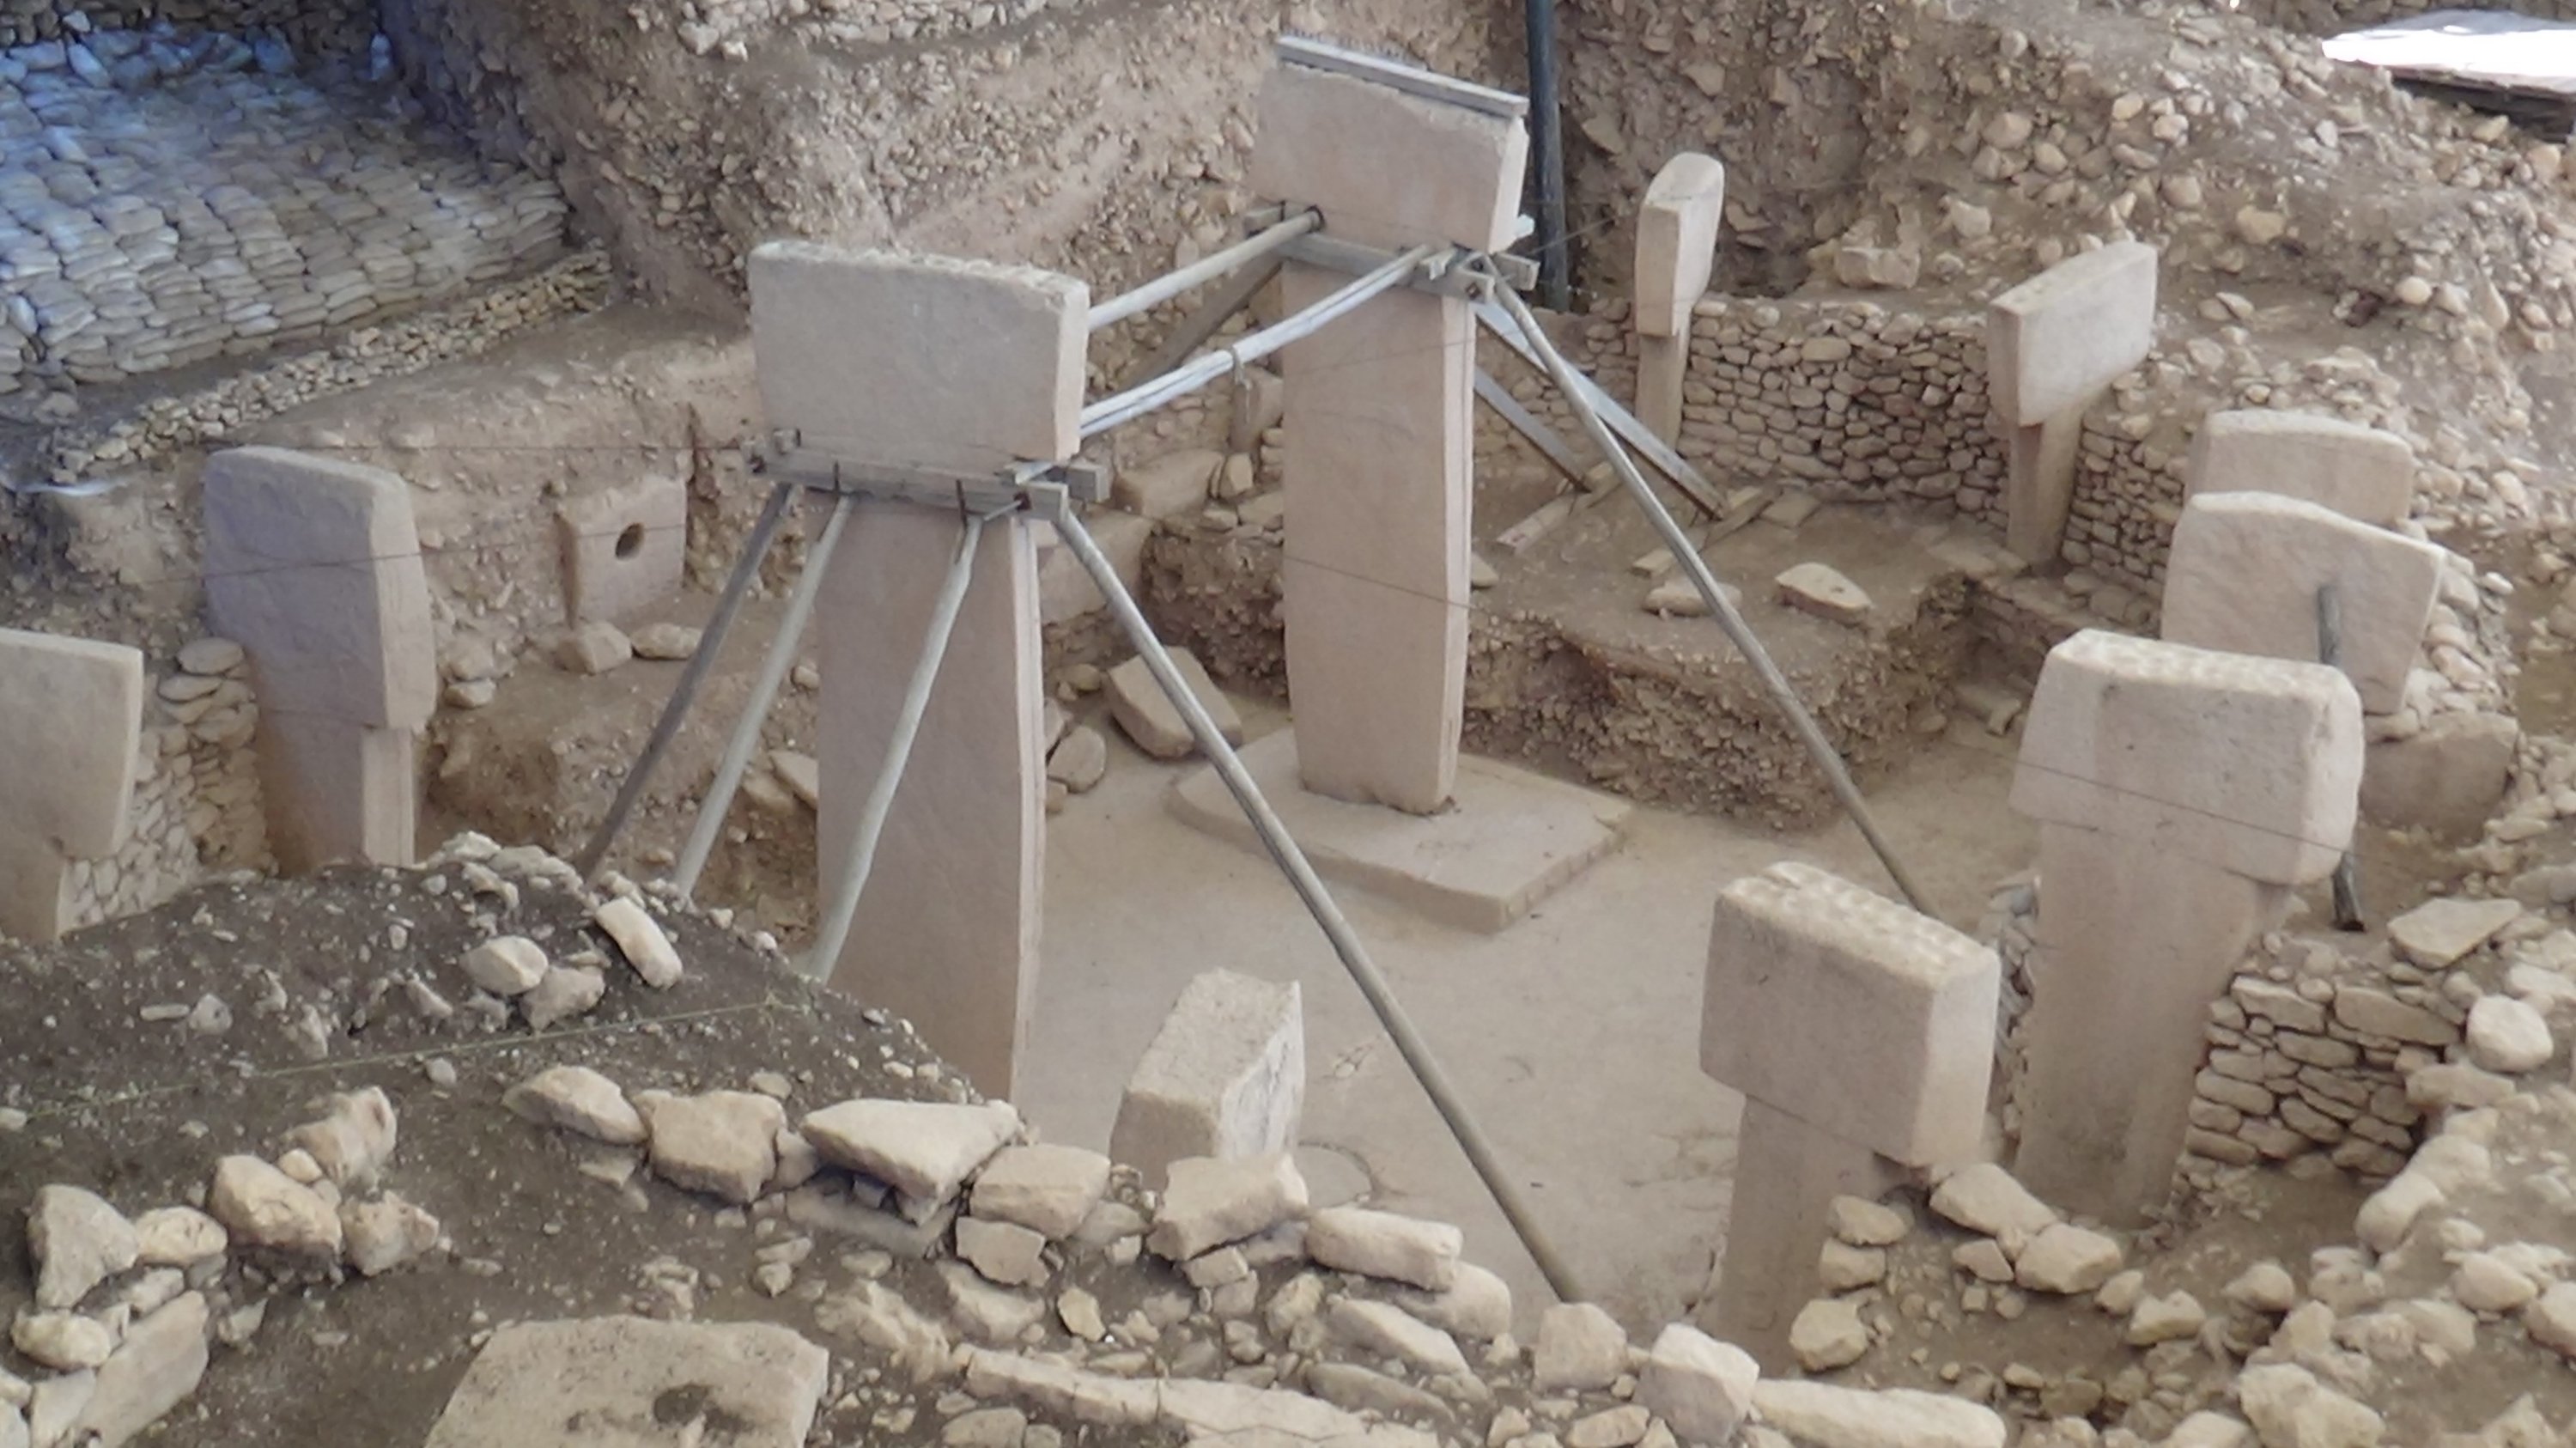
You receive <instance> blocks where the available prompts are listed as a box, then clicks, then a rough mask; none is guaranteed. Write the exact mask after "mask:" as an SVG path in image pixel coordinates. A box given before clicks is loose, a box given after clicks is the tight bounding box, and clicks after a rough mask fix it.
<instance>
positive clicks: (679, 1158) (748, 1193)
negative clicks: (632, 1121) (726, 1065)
mask: <svg viewBox="0 0 2576 1448" xmlns="http://www.w3.org/2000/svg"><path fill="white" fill-rule="evenodd" d="M635 1105H636V1108H637V1109H638V1110H639V1111H641V1112H642V1113H643V1116H644V1122H645V1126H646V1128H647V1129H648V1130H649V1131H650V1133H651V1140H650V1143H649V1145H650V1156H649V1160H650V1161H651V1163H652V1167H653V1174H654V1175H656V1176H658V1177H660V1178H662V1179H663V1180H664V1181H667V1182H669V1183H671V1184H672V1185H673V1186H676V1187H683V1188H686V1189H687V1190H689V1191H694V1192H709V1193H712V1194H714V1195H716V1196H719V1197H722V1198H724V1199H725V1200H726V1201H728V1202H734V1203H737V1204H744V1205H747V1204H749V1203H751V1202H753V1201H756V1200H758V1199H759V1196H760V1192H761V1189H762V1188H763V1187H765V1186H767V1185H768V1184H769V1179H770V1178H771V1177H772V1176H773V1175H775V1174H776V1173H777V1171H778V1133H779V1132H780V1131H781V1130H783V1129H784V1128H785V1127H786V1125H787V1111H786V1108H784V1107H782V1106H780V1105H779V1104H778V1103H777V1102H776V1101H775V1100H773V1099H771V1098H769V1097H767V1096H762V1095H758V1094H756V1093H754V1092H749V1091H709V1092H705V1093H703V1094H701V1095H697V1096H668V1095H663V1094H661V1093H659V1092H647V1093H645V1094H643V1095H641V1096H639V1097H638V1098H637V1099H636V1102H635Z"/></svg>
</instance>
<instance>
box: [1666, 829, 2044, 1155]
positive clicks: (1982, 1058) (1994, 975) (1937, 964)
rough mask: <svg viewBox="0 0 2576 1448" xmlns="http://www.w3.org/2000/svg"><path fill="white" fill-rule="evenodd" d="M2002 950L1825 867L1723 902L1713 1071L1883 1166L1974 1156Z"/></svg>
mask: <svg viewBox="0 0 2576 1448" xmlns="http://www.w3.org/2000/svg"><path fill="white" fill-rule="evenodd" d="M1999 972H2000V967H1999V966H1998V964H1997V961H1996V958H1995V953H1994V952H1993V951H1992V950H1990V949H1987V948H1984V947H1981V946H1979V945H1978V944H1977V943H1976V942H1975V941H1973V940H1970V939H1969V938H1968V937H1966V936H1965V935H1962V934H1960V933H1959V932H1958V931H1955V930H1952V929H1951V928H1950V927H1948V926H1946V925H1943V924H1942V923H1940V922H1939V921H1937V920H1932V919H1929V918H1928V917H1925V916H1922V915H1918V914H1916V913H1915V912H1914V911H1912V910H1909V909H1907V908H1905V907H1904V906H1902V905H1898V904H1896V903H1894V902H1893V901H1890V900H1888V899H1887V898H1886V897H1884V896H1881V895H1876V894H1873V893H1871V892H1869V891H1867V890H1864V889H1861V888H1860V887H1859V886H1857V885H1853V884H1851V883H1849V882H1848V881H1844V880H1841V879H1838V878H1836V877H1835V876H1832V875H1829V874H1826V873H1825V872H1824V871H1822V870H1818V869H1816V868H1814V867H1812V866H1808V865H1801V864H1783V865H1775V866H1773V867H1772V868H1770V869H1768V870H1765V871H1763V872H1762V873H1761V874H1759V875H1748V876H1745V877H1744V878H1742V879H1739V880H1737V881H1735V882H1734V883H1733V884H1730V885H1728V886H1727V887H1726V888H1725V890H1723V891H1721V892H1720V893H1719V895H1718V908H1717V916H1716V922H1715V925H1714V927H1713V928H1712V930H1711V932H1710V936H1709V955H1708V979H1707V987H1706V991H1705V1004H1704V1009H1703V1012H1702V1016H1701V1027H1700V1068H1701V1069H1702V1070H1704V1071H1706V1072H1707V1073H1708V1074H1709V1075H1711V1076H1714V1077H1716V1078H1717V1079H1718V1080H1720V1081H1723V1082H1725V1083H1726V1084H1727V1085H1729V1086H1732V1087H1734V1088H1735V1089H1737V1090H1738V1091H1741V1092H1743V1093H1745V1094H1746V1095H1748V1096H1751V1097H1753V1098H1755V1099H1757V1100H1760V1101H1763V1102H1765V1103H1767V1104H1769V1105H1771V1106H1774V1107H1776V1108H1778V1109H1780V1110H1782V1111H1785V1112H1787V1113H1789V1114H1790V1115H1792V1116H1795V1117H1797V1118H1798V1119H1800V1120H1801V1121H1805V1122H1807V1123H1810V1124H1811V1125H1813V1126H1815V1127H1816V1128H1818V1129H1820V1130H1823V1131H1826V1132H1830V1133H1832V1134H1833V1135H1835V1136H1837V1137H1840V1138H1841V1139H1843V1140H1845V1141H1850V1142H1853V1143H1856V1144H1858V1145H1861V1146H1865V1147H1868V1148H1869V1149H1870V1150H1872V1151H1875V1152H1878V1153H1879V1154H1880V1155H1883V1156H1887V1157H1892V1158H1894V1159H1896V1160H1898V1161H1903V1162H1909V1163H1914V1164H1918V1165H1928V1164H1930V1163H1932V1162H1935V1161H1942V1160H1949V1159H1954V1158H1957V1157H1960V1156H1963V1155H1966V1154H1967V1153H1968V1152H1970V1151H1971V1150H1973V1149H1974V1147H1975V1145H1976V1140H1977V1135H1978V1132H1979V1131H1980V1130H1981V1129H1982V1126H1983V1123H1984V1117H1985V1098H1986V1079H1987V1076H1988V1074H1989V1072H1990V1070H1991V1067H1992V1063H1993V1059H1994V1027H1995V1000H1996V995H1997V992H1998V991H1999V990H2000V988H2001V987H2000V974H1999Z"/></svg>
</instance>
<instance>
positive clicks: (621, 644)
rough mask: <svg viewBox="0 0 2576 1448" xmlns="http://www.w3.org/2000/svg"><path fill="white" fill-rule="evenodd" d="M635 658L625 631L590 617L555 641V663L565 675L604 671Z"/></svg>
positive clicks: (633, 647) (601, 672) (602, 620)
mask: <svg viewBox="0 0 2576 1448" xmlns="http://www.w3.org/2000/svg"><path fill="white" fill-rule="evenodd" d="M633 657H635V645H634V643H633V642H632V641H631V640H629V639H628V638H627V637H626V633H625V631H624V630H622V629H620V628H619V627H618V626H617V625H615V624H613V623H609V622H608V621H606V620H604V619H593V620H591V621H590V622H589V623H586V624H583V625H582V626H581V627H579V628H577V629H574V630H572V631H571V632H570V633H567V634H565V635H564V636H563V638H562V639H560V640H559V641H557V642H556V644H555V664H556V666H557V667H559V668H561V669H562V670H563V671H564V672H565V673H568V674H585V675H588V674H604V673H607V672H608V671H609V670H611V669H613V668H616V667H617V666H618V665H620V664H622V663H625V662H626V661H627V660H628V659H631V658H633Z"/></svg>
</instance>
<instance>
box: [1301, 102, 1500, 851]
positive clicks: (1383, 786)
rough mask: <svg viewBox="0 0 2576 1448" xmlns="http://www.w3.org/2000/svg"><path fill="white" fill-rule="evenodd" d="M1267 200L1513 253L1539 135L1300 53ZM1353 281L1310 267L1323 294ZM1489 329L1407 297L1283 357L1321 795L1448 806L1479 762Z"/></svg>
mask: <svg viewBox="0 0 2576 1448" xmlns="http://www.w3.org/2000/svg"><path fill="white" fill-rule="evenodd" d="M1258 109H1259V121H1260V132H1259V139H1258V141H1257V143H1256V144H1255V145H1254V147H1253V151H1252V168H1251V185H1252V188H1253V190H1254V191H1256V192H1257V193H1259V194H1261V195H1263V196H1268V197H1273V198H1277V199H1279V200H1283V201H1287V202H1290V203H1293V204H1298V205H1311V206H1316V207H1319V208H1321V209H1322V211H1323V213H1324V218H1325V230H1326V232H1327V233H1328V234H1329V235H1331V236H1334V237H1337V238H1340V239H1342V240H1345V241H1354V242H1360V243H1363V244H1365V245H1369V246H1379V247H1391V248H1398V249H1401V248H1407V247H1412V246H1416V245H1420V244H1423V243H1426V242H1437V243H1454V244H1456V245H1459V246H1464V247H1467V248H1470V249H1472V250H1476V251H1491V250H1500V249H1501V248H1503V247H1505V246H1508V245H1510V243H1511V241H1512V238H1513V234H1514V230H1515V227H1514V223H1515V220H1516V216H1517V212H1518V205H1519V200H1520V188H1521V168H1522V162H1523V160H1524V158H1525V156H1526V153H1527V151H1528V146H1529V138H1528V134H1527V132H1526V131H1525V130H1524V129H1523V127H1522V125H1521V123H1520V121H1519V120H1517V119H1514V118H1509V117H1504V116H1497V115H1491V114H1487V113H1485V112H1482V111H1474V110H1469V109H1466V108H1464V107H1461V106H1456V105H1451V104H1448V103H1445V102H1442V101H1438V100H1433V99H1430V98H1427V97H1425V96H1422V95H1417V94H1413V93H1411V92H1409V91H1404V90H1398V89H1396V88H1395V87H1393V86H1390V85H1385V84H1380V83H1379V82H1376V81H1373V80H1367V79H1362V78H1360V77H1357V76H1352V75H1344V74H1340V73H1338V72H1330V71H1324V70H1318V69H1315V68H1313V67H1310V66H1304V65H1298V64H1293V63H1282V64H1280V65H1278V66H1275V67H1274V68H1273V69H1272V70H1271V72H1270V74H1269V75H1268V77H1267V78H1265V79H1264V80H1263V82H1262V86H1261V94H1260V99H1259V106H1258ZM1350 280H1351V278H1350V277H1349V276H1348V275H1346V274H1344V273H1341V272H1337V271H1331V270H1327V269H1324V268H1321V267H1315V266H1310V265H1306V264H1304V263H1301V262H1295V261H1291V262H1289V263H1288V264H1287V265H1286V267H1285V268H1284V269H1283V270H1282V272H1281V275H1280V282H1281V289H1282V292H1283V301H1284V302H1285V304H1286V305H1287V306H1288V307H1289V308H1291V309H1295V308H1302V307H1305V306H1308V305H1311V304H1312V303H1314V302H1316V301H1318V300H1320V299H1321V298H1323V297H1324V296H1325V295H1326V294H1328V293H1330V292H1332V291H1334V290H1336V289H1338V288H1340V287H1341V286H1343V285H1344V284H1346V283H1347V282H1349V281H1350ZM1475 343H1476V336H1475V323H1474V320H1473V317H1472V315H1471V314H1470V312H1469V309H1468V305H1467V303H1466V302H1465V301H1464V300H1463V299H1460V298H1456V297H1445V296H1435V295H1432V294H1430V293H1427V292H1419V291H1413V290H1408V289H1399V290H1396V291H1392V292H1388V293H1385V294H1384V295H1381V296H1379V297H1377V298H1375V299H1373V300H1371V301H1369V302H1368V303H1366V304H1364V305H1362V306H1361V307H1359V308H1357V309H1356V310H1354V311H1352V312H1350V313H1349V314H1348V315H1346V316H1344V317H1342V318H1340V319H1339V320H1337V321H1335V322H1333V323H1331V324H1329V325H1328V326H1326V327H1325V328H1324V329H1323V330H1321V331H1319V332H1317V333H1315V334H1314V335H1312V336H1310V337H1308V338H1306V339H1304V340H1302V341H1299V342H1296V343H1294V344H1292V345H1290V346H1289V347H1288V348H1287V349H1286V351H1285V353H1284V354H1283V355H1282V357H1281V363H1282V366H1281V371H1282V373H1283V374H1284V377H1285V380H1286V387H1285V394H1286V408H1287V412H1286V418H1285V426H1286V428H1287V432H1288V438H1287V466H1286V479H1287V498H1288V533H1287V546H1286V548H1285V550H1284V556H1285V560H1286V561H1285V563H1284V564H1283V572H1282V590H1283V593H1284V595H1285V615H1286V620H1287V654H1288V693H1289V703H1290V706H1291V708H1292V709H1293V710H1294V713H1295V721H1296V738H1297V757H1298V761H1299V766H1300V774H1301V778H1302V779H1303V781H1304V783H1305V786H1306V788H1308V789H1309V790H1312V791H1314V792H1315V793H1317V794H1321V795H1328V796H1330V797H1332V798H1334V799H1339V800H1347V801H1351V802H1353V803H1359V804H1383V805H1390V806H1393V807H1394V808H1396V809H1401V810H1408V811H1411V812H1413V813H1416V814H1428V813H1430V812H1432V811H1434V810H1437V809H1439V808H1441V807H1442V806H1443V805H1444V804H1446V803H1448V801H1449V797H1450V791H1451V788H1452V786H1453V785H1454V784H1455V782H1456V778H1457V771H1458V734H1459V730H1460V727H1461V726H1462V724H1463V722H1464V718H1465V705H1466V684H1467V571H1468V544H1469V541H1470V540H1469V536H1468V516H1469V514H1468V509H1469V502H1470V497H1471V482H1472V479H1471V469H1472V466H1473V463H1474V457H1475V445H1474V429H1473V421H1474V419H1473V417H1472V415H1471V414H1472V408H1473V406H1474V400H1475V394H1474V383H1475V372H1476V347H1475Z"/></svg>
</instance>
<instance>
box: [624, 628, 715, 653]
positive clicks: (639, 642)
mask: <svg viewBox="0 0 2576 1448" xmlns="http://www.w3.org/2000/svg"><path fill="white" fill-rule="evenodd" d="M626 637H627V641H628V642H630V643H632V644H634V645H635V657H637V658H639V659H653V660H657V661H661V662H666V663H676V662H678V661H680V660H683V659H688V658H692V657H694V656H695V655H696V654H697V652H698V645H699V644H700V643H702V642H704V641H705V639H706V630H705V629H701V628H692V627H690V626H689V625H687V624H684V623H648V624H646V625H644V626H643V627H642V628H639V629H637V630H635V632H633V633H631V634H628V635H627V636H626Z"/></svg>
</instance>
